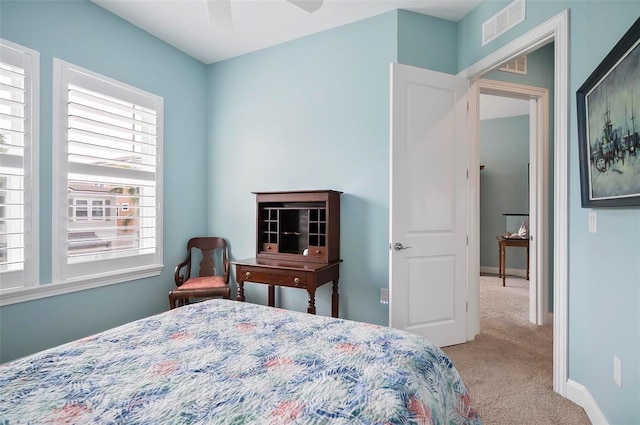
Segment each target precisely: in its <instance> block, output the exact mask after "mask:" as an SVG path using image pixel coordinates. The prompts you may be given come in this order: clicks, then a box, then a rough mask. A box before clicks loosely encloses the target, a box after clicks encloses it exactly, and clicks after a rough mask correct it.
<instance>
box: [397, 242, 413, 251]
mask: <svg viewBox="0 0 640 425" xmlns="http://www.w3.org/2000/svg"><path fill="white" fill-rule="evenodd" d="M409 248H411V247H410V246H404V245H402V244H401V243H400V242H396V243H395V244H394V245H393V249H395V250H396V251H402V250H403V249H409Z"/></svg>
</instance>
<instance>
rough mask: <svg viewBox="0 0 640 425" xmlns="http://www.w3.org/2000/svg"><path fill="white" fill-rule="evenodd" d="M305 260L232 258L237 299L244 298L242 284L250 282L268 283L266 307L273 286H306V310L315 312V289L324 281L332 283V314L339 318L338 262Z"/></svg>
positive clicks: (272, 304)
mask: <svg viewBox="0 0 640 425" xmlns="http://www.w3.org/2000/svg"><path fill="white" fill-rule="evenodd" d="M341 261H342V260H338V261H334V262H331V263H305V262H301V261H286V260H285V261H283V260H265V259H256V258H249V259H246V260H242V261H233V262H232V264H234V265H235V266H236V281H237V282H238V296H237V300H238V301H244V300H245V298H244V283H245V282H253V283H261V284H266V285H269V300H268V301H269V306H271V307H273V306H274V301H275V286H276V285H277V286H286V287H288V288H301V289H306V290H307V293H308V294H309V305H308V306H307V313H310V314H316V298H315V297H316V289H317V288H318V287H319V286H322V285H324V284H325V283H327V282H333V294H332V296H331V316H332V317H338V301H339V298H338V297H339V296H338V279H339V277H340V273H339V271H340V262H341Z"/></svg>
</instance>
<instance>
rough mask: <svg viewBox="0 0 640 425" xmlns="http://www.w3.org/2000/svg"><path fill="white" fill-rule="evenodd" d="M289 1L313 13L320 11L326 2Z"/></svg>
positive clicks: (314, 0) (313, 0)
mask: <svg viewBox="0 0 640 425" xmlns="http://www.w3.org/2000/svg"><path fill="white" fill-rule="evenodd" d="M287 1H288V2H289V3H291V4H295V5H296V6H298V7H299V8H301V9H304V10H306V11H307V12H309V13H311V12H315V11H316V10H318V9H320V6H322V2H323V1H324V0H287Z"/></svg>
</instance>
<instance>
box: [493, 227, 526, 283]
mask: <svg viewBox="0 0 640 425" xmlns="http://www.w3.org/2000/svg"><path fill="white" fill-rule="evenodd" d="M508 246H515V247H521V248H523V247H524V248H527V280H529V239H510V238H498V262H499V267H498V270H499V271H498V277H501V278H502V286H505V270H506V268H507V266H506V264H507V247H508Z"/></svg>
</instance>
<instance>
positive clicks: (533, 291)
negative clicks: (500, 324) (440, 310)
mask: <svg viewBox="0 0 640 425" xmlns="http://www.w3.org/2000/svg"><path fill="white" fill-rule="evenodd" d="M473 89H475V90H473ZM472 91H475V94H472V95H471V96H472V97H477V98H480V96H483V95H492V96H498V97H502V98H508V99H518V100H521V101H522V102H525V105H526V104H528V115H529V134H528V143H526V149H527V150H528V163H529V166H528V173H529V176H528V182H526V183H523V184H524V186H528V187H527V188H526V189H521V190H528V199H526V204H528V210H527V211H505V212H506V213H523V212H524V213H528V214H529V217H528V238H529V248H528V251H529V258H528V263H529V265H530V267H528V275H529V283H530V284H529V321H530V322H531V323H534V324H537V325H543V324H547V323H549V318H550V315H549V314H548V310H549V308H548V307H549V279H548V270H549V243H548V241H549V230H548V229H549V217H548V205H549V190H548V182H549V178H548V176H549V163H548V157H549V155H548V153H549V91H548V90H547V89H545V88H540V87H533V86H527V85H522V84H514V83H505V82H502V81H495V80H484V79H482V80H478V81H476V82H475V83H474V85H473V88H472ZM477 141H478V142H477V143H476V149H477V150H478V151H479V150H480V149H479V144H480V143H482V142H481V141H480V139H479V137H478V139H477ZM478 158H479V156H478ZM478 160H479V159H478ZM524 166H525V165H524V162H523V168H524ZM478 190H479V183H478ZM476 209H477V213H478V215H479V214H480V207H479V203H478V204H477V206H476ZM477 220H478V221H479V218H478V219H477ZM476 246H477V248H478V251H479V250H480V243H478V244H477V245H476ZM507 249H508V248H507ZM512 249H513V248H512ZM494 252H495V251H494Z"/></svg>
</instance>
